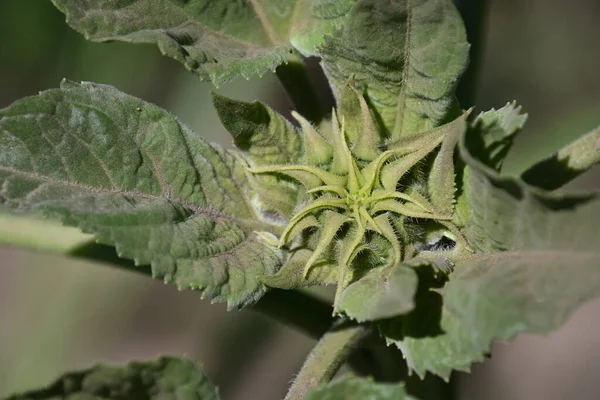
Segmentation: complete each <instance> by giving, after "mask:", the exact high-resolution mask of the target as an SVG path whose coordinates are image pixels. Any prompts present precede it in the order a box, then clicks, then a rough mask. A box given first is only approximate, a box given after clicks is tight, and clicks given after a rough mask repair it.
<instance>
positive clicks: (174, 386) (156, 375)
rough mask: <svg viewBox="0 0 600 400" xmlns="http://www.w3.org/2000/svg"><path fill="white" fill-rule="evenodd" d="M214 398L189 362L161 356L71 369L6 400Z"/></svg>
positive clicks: (211, 388) (211, 387)
mask: <svg viewBox="0 0 600 400" xmlns="http://www.w3.org/2000/svg"><path fill="white" fill-rule="evenodd" d="M58 398H61V399H71V400H114V399H148V400H167V399H186V400H218V399H219V394H218V391H217V388H216V387H215V386H214V385H213V383H212V382H210V381H209V380H208V378H207V377H206V376H205V375H204V374H203V373H202V371H200V370H199V369H198V368H197V367H196V366H195V365H194V364H193V363H192V362H191V361H189V360H186V359H181V358H173V357H162V358H159V359H158V360H156V361H151V362H132V363H129V364H127V365H125V366H122V367H113V366H105V365H99V366H96V367H93V368H90V369H88V370H83V371H78V372H71V373H68V374H65V375H64V376H62V377H61V378H60V379H58V380H56V381H55V382H54V383H52V384H51V385H49V386H48V387H46V388H45V389H40V390H34V391H30V392H27V393H23V394H19V395H15V396H11V397H8V398H6V400H30V399H31V400H33V399H37V400H43V399H48V400H50V399H58Z"/></svg>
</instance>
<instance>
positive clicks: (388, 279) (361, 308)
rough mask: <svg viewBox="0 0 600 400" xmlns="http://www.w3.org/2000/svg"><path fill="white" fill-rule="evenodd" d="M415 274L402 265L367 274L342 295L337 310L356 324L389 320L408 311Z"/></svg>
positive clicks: (409, 309)
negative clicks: (355, 321) (356, 322)
mask: <svg viewBox="0 0 600 400" xmlns="http://www.w3.org/2000/svg"><path fill="white" fill-rule="evenodd" d="M417 281H418V278H417V274H416V273H415V272H414V270H413V269H412V268H411V267H407V266H404V265H402V264H400V265H396V266H393V267H383V268H377V269H372V270H370V271H369V272H368V273H367V274H366V275H365V276H363V277H362V278H360V279H359V280H357V281H356V282H354V283H352V284H350V285H349V286H348V287H347V288H346V289H344V291H343V292H342V297H341V299H340V304H339V310H340V311H341V312H344V313H345V314H346V315H348V316H349V317H350V318H352V319H355V320H357V321H358V322H364V321H374V320H378V319H383V318H391V317H395V316H397V315H400V314H405V313H407V312H409V311H411V310H412V309H413V307H414V303H413V298H414V295H415V293H416V291H417Z"/></svg>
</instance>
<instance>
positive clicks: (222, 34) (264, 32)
mask: <svg viewBox="0 0 600 400" xmlns="http://www.w3.org/2000/svg"><path fill="white" fill-rule="evenodd" d="M53 3H54V4H55V5H56V7H58V9H59V10H60V11H62V12H63V13H64V14H66V17H67V23H68V24H69V25H70V26H71V27H73V28H74V29H75V30H77V31H79V32H81V33H83V34H84V35H85V36H86V38H87V39H89V40H93V41H99V42H105V41H112V40H118V41H124V42H132V43H152V44H156V45H158V47H159V49H160V51H161V52H162V53H163V54H164V55H166V56H168V57H171V58H174V59H176V60H177V61H179V62H181V63H183V64H184V65H185V66H186V68H187V69H189V70H190V71H192V72H194V73H195V74H197V75H198V76H199V77H200V78H201V79H203V80H210V81H212V82H213V83H214V84H215V85H217V86H218V85H220V84H222V83H225V82H227V81H230V80H231V79H233V78H235V77H237V76H244V77H246V78H249V77H250V76H253V75H261V76H262V75H263V74H264V73H265V72H268V71H274V70H275V68H276V67H277V66H278V65H280V64H282V63H284V62H285V61H286V60H287V59H288V56H289V54H290V52H291V51H292V45H294V46H295V47H296V48H297V49H298V50H300V51H301V52H303V53H304V54H305V55H310V54H312V53H313V52H314V48H315V46H316V45H318V44H319V43H321V42H322V40H323V35H325V34H327V33H331V31H332V30H333V29H334V28H335V27H336V26H337V25H339V24H340V23H341V21H342V20H343V17H344V15H345V13H346V12H347V11H348V10H349V8H350V7H351V5H352V3H353V0H289V1H276V0H249V1H239V0H219V1H207V0H186V1H184V0H53Z"/></svg>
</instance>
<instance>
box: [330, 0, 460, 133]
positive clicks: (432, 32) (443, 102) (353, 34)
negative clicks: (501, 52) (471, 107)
mask: <svg viewBox="0 0 600 400" xmlns="http://www.w3.org/2000/svg"><path fill="white" fill-rule="evenodd" d="M468 48H469V46H468V44H467V41H466V34H465V29H464V26H463V23H462V20H461V19H460V15H459V14H458V12H457V11H456V9H455V8H454V6H453V5H452V3H451V1H450V0H402V1H396V2H382V1H379V0H360V1H358V2H357V3H356V4H355V5H354V6H353V7H352V9H351V10H350V12H349V13H348V15H347V16H346V20H345V22H344V25H343V27H342V28H341V29H339V30H337V31H336V32H335V33H334V34H333V35H331V36H327V38H326V40H325V43H324V44H323V45H322V46H321V47H320V48H319V54H320V55H321V57H322V58H323V66H324V68H325V71H326V74H327V76H328V78H329V81H330V83H331V86H332V88H333V90H334V94H335V95H336V98H337V99H338V101H339V99H340V98H341V95H342V92H343V90H344V84H345V82H346V81H347V80H348V78H349V77H350V76H351V75H352V74H354V76H355V85H356V87H357V89H359V90H360V91H361V92H364V93H366V96H367V98H368V101H369V103H370V104H371V106H373V107H374V109H375V110H376V111H377V113H378V114H379V117H380V122H381V123H382V124H383V126H384V128H385V130H387V131H388V132H389V133H390V134H391V136H392V139H394V140H395V139H398V138H400V137H402V136H408V135H412V134H416V133H419V132H423V131H426V130H429V129H432V128H435V127H436V126H439V125H440V124H441V123H442V122H443V121H444V120H445V119H446V118H447V117H448V113H449V112H450V111H451V109H452V106H453V105H454V104H455V99H454V89H455V87H456V84H457V83H458V79H459V77H460V75H461V73H462V72H463V70H464V69H465V67H466V65H467V58H468Z"/></svg>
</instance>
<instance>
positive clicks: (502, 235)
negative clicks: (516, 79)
mask: <svg viewBox="0 0 600 400" xmlns="http://www.w3.org/2000/svg"><path fill="white" fill-rule="evenodd" d="M480 133H481V132H477V131H475V130H470V131H468V132H467V135H466V136H465V137H464V138H463V140H462V141H461V144H460V146H461V154H462V157H463V159H464V160H465V162H466V163H467V166H468V167H467V170H468V187H469V192H468V201H469V205H470V209H471V213H470V220H469V223H468V225H467V227H468V230H467V233H468V240H469V244H470V245H471V246H473V247H474V248H475V249H476V250H477V253H476V254H475V255H472V256H468V257H465V258H463V259H459V260H455V265H454V272H453V273H452V274H451V275H450V279H449V280H448V282H447V283H446V284H445V286H443V288H442V289H441V291H440V292H441V296H442V297H441V299H440V300H442V301H441V302H439V304H438V306H437V307H436V308H435V309H436V310H439V311H438V312H437V314H438V318H437V319H436V320H434V321H432V320H431V319H430V320H428V321H421V322H420V324H421V326H422V327H424V328H423V330H422V331H421V332H420V334H418V335H404V337H402V335H396V337H390V336H391V335H388V340H389V341H391V342H394V343H395V344H396V345H397V346H398V347H399V348H400V349H401V350H402V351H403V352H404V355H405V356H406V358H407V361H408V363H409V366H410V367H411V368H412V369H414V370H415V371H416V372H417V373H418V374H419V375H421V376H422V375H424V373H425V372H426V371H430V372H433V373H435V374H437V375H440V376H442V377H444V378H447V377H448V376H449V375H450V373H451V371H452V370H453V369H459V370H469V368H470V365H471V363H472V362H474V361H482V360H483V358H484V355H485V354H486V353H487V352H488V351H489V349H490V345H491V342H492V341H493V340H496V339H499V340H508V339H511V338H513V337H514V336H515V335H516V334H518V333H521V332H532V333H548V332H550V331H552V330H554V329H556V328H557V327H559V326H560V325H561V324H562V323H564V322H565V321H566V319H567V318H568V317H569V315H570V314H571V313H572V312H573V311H574V310H575V309H576V308H577V307H578V306H580V305H581V304H582V303H583V302H585V301H587V300H589V299H590V298H592V297H594V296H597V295H599V294H600V268H599V266H600V249H598V245H597V244H598V243H599V241H600V231H599V230H598V229H597V227H598V223H599V222H600V221H599V216H600V200H599V199H598V196H597V194H589V195H558V194H553V193H548V192H543V191H539V190H537V189H535V188H531V187H529V186H527V185H526V184H525V183H523V182H522V181H520V180H518V179H515V178H511V177H503V176H500V175H498V173H497V172H496V171H495V168H494V167H496V166H497V163H496V162H492V161H490V160H494V159H496V158H495V157H494V156H493V154H491V153H488V154H484V153H476V152H474V151H472V149H477V150H481V148H482V147H479V146H475V147H474V148H473V147H472V146H473V144H477V143H480V142H479V141H478V140H479V139H481V138H478V137H472V135H475V134H477V135H479V134H480ZM488 148H489V149H495V148H496V149H497V147H494V146H491V147H488ZM433 289H435V287H433ZM417 307H418V304H417ZM384 333H385V331H384Z"/></svg>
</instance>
